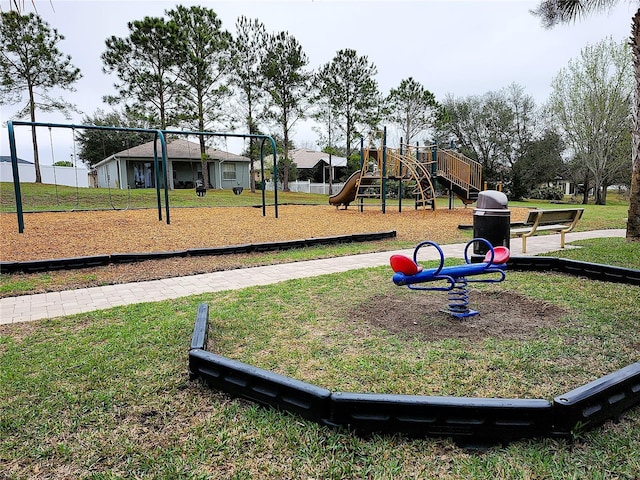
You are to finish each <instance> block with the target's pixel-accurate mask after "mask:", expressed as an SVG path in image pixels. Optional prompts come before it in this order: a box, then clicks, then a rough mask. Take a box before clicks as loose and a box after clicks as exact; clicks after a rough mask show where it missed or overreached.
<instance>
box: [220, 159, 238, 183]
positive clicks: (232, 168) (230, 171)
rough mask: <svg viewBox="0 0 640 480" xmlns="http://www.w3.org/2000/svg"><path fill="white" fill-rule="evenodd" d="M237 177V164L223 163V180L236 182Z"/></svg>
mask: <svg viewBox="0 0 640 480" xmlns="http://www.w3.org/2000/svg"><path fill="white" fill-rule="evenodd" d="M236 178H237V177H236V164H235V163H223V164H222V179H223V180H235V179H236Z"/></svg>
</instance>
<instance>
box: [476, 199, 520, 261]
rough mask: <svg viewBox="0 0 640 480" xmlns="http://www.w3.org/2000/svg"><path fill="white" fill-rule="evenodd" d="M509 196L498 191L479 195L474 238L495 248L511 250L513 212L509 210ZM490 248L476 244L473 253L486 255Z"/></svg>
mask: <svg viewBox="0 0 640 480" xmlns="http://www.w3.org/2000/svg"><path fill="white" fill-rule="evenodd" d="M507 203H508V202H507V196H506V195H505V194H504V193H502V192H499V191H497V190H485V191H484V192H480V193H479V194H478V206H477V207H476V208H474V209H473V237H474V238H484V239H485V240H487V241H488V242H489V243H491V245H493V246H494V247H497V246H503V247H507V248H509V237H510V230H509V227H510V224H511V211H510V210H509V209H508V208H507ZM488 251H489V247H488V246H487V245H486V244H485V243H484V242H475V243H474V245H473V253H474V254H476V255H484V254H486V253H487V252H488Z"/></svg>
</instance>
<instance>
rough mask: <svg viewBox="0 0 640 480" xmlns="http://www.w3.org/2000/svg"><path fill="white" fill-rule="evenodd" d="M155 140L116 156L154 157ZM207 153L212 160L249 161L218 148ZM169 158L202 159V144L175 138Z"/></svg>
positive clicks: (168, 148) (115, 155)
mask: <svg viewBox="0 0 640 480" xmlns="http://www.w3.org/2000/svg"><path fill="white" fill-rule="evenodd" d="M153 143H154V142H153V141H151V142H147V143H143V144H142V145H137V146H135V147H132V148H128V149H126V150H122V151H121V152H118V153H115V154H114V155H113V156H114V157H120V158H122V157H133V158H153ZM207 154H208V155H209V158H211V159H212V160H219V161H223V162H249V161H250V160H249V158H248V157H243V156H242V155H236V154H235V153H230V152H225V151H224V150H218V149H217V148H213V147H209V148H207ZM167 158H169V159H171V160H200V144H199V143H195V142H190V141H188V140H184V139H181V138H179V139H175V140H170V141H168V142H167Z"/></svg>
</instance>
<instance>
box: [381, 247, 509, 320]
mask: <svg viewBox="0 0 640 480" xmlns="http://www.w3.org/2000/svg"><path fill="white" fill-rule="evenodd" d="M475 242H483V243H485V244H486V245H487V246H488V247H489V251H488V252H487V254H486V255H485V257H484V261H483V262H479V263H471V261H470V260H469V256H468V251H469V247H470V246H471V245H473V244H474V243H475ZM426 245H430V246H433V247H435V248H436V250H437V251H438V253H439V254H440V265H438V267H437V268H430V269H426V270H425V269H423V268H422V267H421V266H420V265H419V264H418V251H419V250H420V249H421V248H422V247H424V246H426ZM509 255H510V252H509V249H508V248H506V247H494V246H493V245H491V243H489V241H487V240H485V239H484V238H474V239H473V240H471V241H470V242H469V243H467V245H466V246H465V249H464V260H465V262H466V263H465V264H463V265H454V266H450V267H445V266H444V253H443V252H442V249H441V248H440V246H439V245H438V244H437V243H435V242H431V241H425V242H421V243H419V244H418V245H417V246H416V248H415V250H414V251H413V260H412V259H410V258H409V257H406V256H404V255H392V256H391V258H390V263H391V268H392V269H393V271H394V272H395V273H394V275H393V283H395V284H396V285H399V286H405V285H406V286H407V287H408V288H409V289H411V290H434V291H447V292H449V293H448V299H449V305H448V307H447V309H446V310H444V311H445V312H446V313H449V314H451V315H453V316H454V317H456V318H466V317H470V316H473V315H477V314H478V312H477V311H476V310H471V309H470V308H469V288H468V284H469V283H472V282H483V283H497V282H502V281H503V280H504V279H505V270H506V268H507V261H508V260H509ZM487 274H497V278H483V279H473V280H470V279H468V278H467V277H471V276H478V275H487ZM438 280H444V281H446V282H447V283H448V285H446V286H423V285H422V284H424V283H429V282H435V281H438Z"/></svg>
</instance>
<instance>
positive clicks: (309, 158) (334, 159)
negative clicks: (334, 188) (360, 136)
mask: <svg viewBox="0 0 640 480" xmlns="http://www.w3.org/2000/svg"><path fill="white" fill-rule="evenodd" d="M289 157H290V158H291V161H292V162H293V163H295V164H296V168H297V169H298V172H300V170H312V169H314V168H315V167H316V166H317V165H318V163H320V162H323V163H324V166H325V168H324V169H323V171H322V183H329V154H328V153H324V152H318V151H314V150H307V149H306V148H298V149H296V150H289ZM253 165H254V166H253V168H254V177H255V179H256V182H259V181H260V180H261V178H260V162H259V161H255V162H254V163H253ZM346 166H347V159H346V158H344V157H338V156H336V155H332V156H331V169H332V171H333V175H332V177H331V178H333V180H334V181H335V179H336V168H343V167H346ZM298 175H300V173H298ZM264 176H265V179H266V180H267V181H268V180H271V178H272V177H273V160H272V157H271V156H269V158H267V159H265V165H264Z"/></svg>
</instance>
